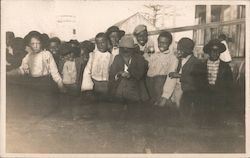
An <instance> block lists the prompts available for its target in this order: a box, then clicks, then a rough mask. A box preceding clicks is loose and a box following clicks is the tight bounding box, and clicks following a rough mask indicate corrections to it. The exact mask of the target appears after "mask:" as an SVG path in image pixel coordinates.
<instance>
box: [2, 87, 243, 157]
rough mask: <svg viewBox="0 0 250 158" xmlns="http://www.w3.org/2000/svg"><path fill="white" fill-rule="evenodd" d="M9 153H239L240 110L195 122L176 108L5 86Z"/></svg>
mask: <svg viewBox="0 0 250 158" xmlns="http://www.w3.org/2000/svg"><path fill="white" fill-rule="evenodd" d="M6 99H7V108H6V109H7V112H6V115H7V119H6V122H7V123H6V148H7V152H8V153H77V154H79V153H147V152H151V153H242V152H245V132H244V131H245V129H244V119H242V118H244V114H242V113H241V112H240V110H239V111H232V113H230V114H229V115H228V116H230V117H227V122H226V126H219V127H215V128H200V127H199V126H197V125H196V124H195V123H193V122H189V123H187V122H184V121H183V120H181V119H180V117H179V113H178V111H177V110H175V109H169V108H156V107H152V106H148V105H135V104H131V105H129V106H124V105H123V104H120V103H111V102H103V101H99V102H98V101H96V102H89V101H86V100H84V99H81V100H77V99H70V98H68V96H65V95H63V96H62V95H58V94H53V95H51V94H46V93H43V92H41V93H38V92H35V91H33V90H30V89H26V88H24V87H21V86H13V85H12V86H8V87H7V98H6Z"/></svg>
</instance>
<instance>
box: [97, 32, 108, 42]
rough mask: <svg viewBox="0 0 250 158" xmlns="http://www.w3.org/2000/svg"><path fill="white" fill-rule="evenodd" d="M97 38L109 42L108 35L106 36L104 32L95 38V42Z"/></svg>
mask: <svg viewBox="0 0 250 158" xmlns="http://www.w3.org/2000/svg"><path fill="white" fill-rule="evenodd" d="M97 38H104V39H106V40H108V37H107V35H106V34H105V33H104V32H100V33H98V34H97V35H96V36H95V40H96V39H97Z"/></svg>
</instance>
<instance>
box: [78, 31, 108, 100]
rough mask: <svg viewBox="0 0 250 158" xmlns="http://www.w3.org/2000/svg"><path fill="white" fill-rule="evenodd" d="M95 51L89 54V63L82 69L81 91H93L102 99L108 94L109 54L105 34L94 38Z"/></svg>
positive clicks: (99, 34)
mask: <svg viewBox="0 0 250 158" xmlns="http://www.w3.org/2000/svg"><path fill="white" fill-rule="evenodd" d="M95 42H96V46H97V49H96V50H95V51H94V52H92V53H90V54H89V61H88V63H87V65H86V67H85V69H84V73H83V80H82V86H81V91H89V90H94V92H95V93H96V94H97V95H98V96H102V97H104V96H105V94H107V92H108V79H109V68H110V65H111V58H112V56H111V54H110V52H108V38H107V36H106V34H105V33H98V34H97V35H96V37H95Z"/></svg>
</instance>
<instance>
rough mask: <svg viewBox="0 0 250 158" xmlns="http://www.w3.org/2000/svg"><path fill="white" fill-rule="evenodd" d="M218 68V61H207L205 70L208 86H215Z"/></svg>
mask: <svg viewBox="0 0 250 158" xmlns="http://www.w3.org/2000/svg"><path fill="white" fill-rule="evenodd" d="M219 66H220V59H218V60H216V61H211V60H209V59H208V61H207V70H208V83H209V84H210V85H215V82H216V79H217V75H218V71H219Z"/></svg>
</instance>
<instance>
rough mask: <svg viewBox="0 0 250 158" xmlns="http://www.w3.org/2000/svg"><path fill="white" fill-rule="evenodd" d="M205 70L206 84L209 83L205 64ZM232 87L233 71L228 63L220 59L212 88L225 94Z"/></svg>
mask: <svg viewBox="0 0 250 158" xmlns="http://www.w3.org/2000/svg"><path fill="white" fill-rule="evenodd" d="M206 65H207V61H206ZM206 72H207V73H206V83H207V85H209V83H208V76H207V75H208V69H207V66H206ZM208 87H209V86H208ZM232 87H233V73H232V70H231V68H230V65H229V64H228V63H226V62H224V61H220V64H219V70H218V74H217V79H216V81H215V85H214V86H213V90H215V91H216V92H221V93H223V94H226V93H229V92H231V91H232Z"/></svg>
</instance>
